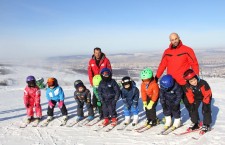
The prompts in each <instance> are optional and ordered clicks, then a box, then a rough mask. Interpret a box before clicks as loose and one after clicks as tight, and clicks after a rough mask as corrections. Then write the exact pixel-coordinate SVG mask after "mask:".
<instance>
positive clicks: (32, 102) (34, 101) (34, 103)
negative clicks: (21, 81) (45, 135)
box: [23, 76, 42, 122]
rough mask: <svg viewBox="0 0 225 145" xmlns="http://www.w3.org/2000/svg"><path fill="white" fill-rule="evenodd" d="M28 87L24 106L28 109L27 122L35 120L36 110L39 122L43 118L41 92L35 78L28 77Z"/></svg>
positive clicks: (25, 91) (25, 92)
mask: <svg viewBox="0 0 225 145" xmlns="http://www.w3.org/2000/svg"><path fill="white" fill-rule="evenodd" d="M26 82H27V86H26V87H25V89H24V96H23V100H24V105H25V107H26V109H27V121H28V122H30V121H31V120H32V119H33V118H34V110H33V108H35V112H36V117H37V119H38V120H40V119H41V117H42V109H41V105H40V102H41V98H40V97H41V91H40V89H39V88H38V86H37V85H36V80H35V77H34V76H28V77H27V78H26Z"/></svg>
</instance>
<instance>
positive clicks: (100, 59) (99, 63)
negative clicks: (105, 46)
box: [88, 47, 112, 110]
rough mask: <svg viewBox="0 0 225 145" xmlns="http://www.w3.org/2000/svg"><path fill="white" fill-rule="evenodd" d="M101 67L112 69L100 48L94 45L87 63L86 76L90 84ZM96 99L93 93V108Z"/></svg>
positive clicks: (94, 107) (95, 104)
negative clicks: (92, 52)
mask: <svg viewBox="0 0 225 145" xmlns="http://www.w3.org/2000/svg"><path fill="white" fill-rule="evenodd" d="M103 68H108V69H110V70H111V71H112V68H111V64H110V61H109V59H108V58H107V57H106V55H105V54H104V53H103V52H102V51H101V48H99V47H96V48H94V54H93V55H92V58H91V59H90V61H89V64H88V76H89V81H90V84H91V86H93V77H94V76H95V75H98V74H100V71H101V70H102V69H103ZM97 101H98V100H97V98H96V96H95V94H94V93H93V97H92V104H93V109H94V110H95V109H96V108H97Z"/></svg>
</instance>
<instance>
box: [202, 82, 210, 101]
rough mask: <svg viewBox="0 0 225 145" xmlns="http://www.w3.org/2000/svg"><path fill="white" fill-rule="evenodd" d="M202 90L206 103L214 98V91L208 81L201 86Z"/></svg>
mask: <svg viewBox="0 0 225 145" xmlns="http://www.w3.org/2000/svg"><path fill="white" fill-rule="evenodd" d="M201 92H202V95H203V102H204V103H205V104H209V103H210V100H211V98H212V91H211V88H210V86H209V84H208V83H207V82H204V85H203V86H202V87H201Z"/></svg>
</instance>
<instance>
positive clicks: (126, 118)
mask: <svg viewBox="0 0 225 145" xmlns="http://www.w3.org/2000/svg"><path fill="white" fill-rule="evenodd" d="M129 123H130V116H125V120H124V125H128V124H129Z"/></svg>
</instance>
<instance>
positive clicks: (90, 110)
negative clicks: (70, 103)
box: [77, 101, 94, 117]
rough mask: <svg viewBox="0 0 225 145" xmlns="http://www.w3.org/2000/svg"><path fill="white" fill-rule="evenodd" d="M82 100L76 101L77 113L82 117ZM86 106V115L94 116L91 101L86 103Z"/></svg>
mask: <svg viewBox="0 0 225 145" xmlns="http://www.w3.org/2000/svg"><path fill="white" fill-rule="evenodd" d="M83 108H84V102H81V101H78V102H77V115H78V116H81V117H84V111H83ZM86 108H87V111H88V116H94V111H93V106H92V104H91V103H86Z"/></svg>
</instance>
